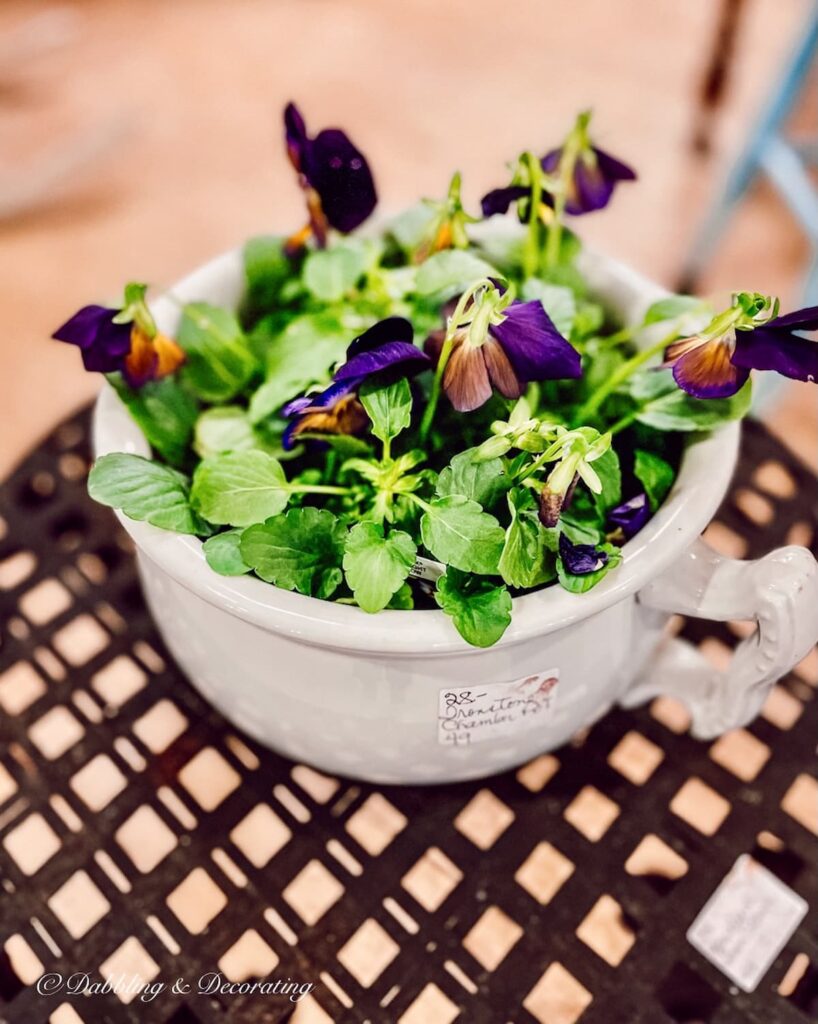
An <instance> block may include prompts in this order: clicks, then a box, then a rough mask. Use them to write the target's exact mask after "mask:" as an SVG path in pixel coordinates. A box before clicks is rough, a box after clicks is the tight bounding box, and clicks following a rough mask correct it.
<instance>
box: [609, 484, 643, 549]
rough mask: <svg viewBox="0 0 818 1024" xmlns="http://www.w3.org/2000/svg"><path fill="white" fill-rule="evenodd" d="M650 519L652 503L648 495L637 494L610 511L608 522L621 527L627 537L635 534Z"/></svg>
mask: <svg viewBox="0 0 818 1024" xmlns="http://www.w3.org/2000/svg"><path fill="white" fill-rule="evenodd" d="M649 519H650V505H649V504H648V499H647V495H645V494H644V493H642V494H637V495H636V497H635V498H631V499H630V500H629V501H623V502H622V504H621V505H617V506H616V508H612V509H611V510H610V512H609V513H608V522H609V523H611V524H612V525H613V526H615V527H617V526H618V527H619V529H620V530H622V533H623V534H624V535H625V537H626V538H627V539H630V538H631V537H633V536H635V535H636V534H637V533H639V531H640V530H641V529H642V527H643V526H644V525H645V523H646V522H647V521H648V520H649Z"/></svg>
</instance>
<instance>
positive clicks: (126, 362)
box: [51, 285, 185, 388]
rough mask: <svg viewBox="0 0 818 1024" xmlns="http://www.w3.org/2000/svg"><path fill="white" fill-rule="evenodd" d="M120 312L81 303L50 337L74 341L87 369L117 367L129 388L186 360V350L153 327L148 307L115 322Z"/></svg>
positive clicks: (113, 370)
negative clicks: (78, 308)
mask: <svg viewBox="0 0 818 1024" xmlns="http://www.w3.org/2000/svg"><path fill="white" fill-rule="evenodd" d="M129 287H132V286H129ZM136 287H137V288H138V289H141V292H140V295H139V300H138V301H139V303H140V304H142V305H143V304H144V303H143V296H144V291H145V287H144V285H142V286H136ZM122 312H123V311H122V310H121V309H109V308H108V307H107V306H83V307H82V309H80V310H79V311H78V312H76V313H75V314H74V315H73V316H72V317H71V318H70V319H69V320H67V321H66V322H65V323H64V324H63V325H62V326H61V327H58V328H57V330H56V331H54V333H53V334H52V335H51V337H52V338H54V339H55V340H56V341H64V342H67V343H68V344H69V345H76V346H77V347H78V348H79V349H80V351H81V353H82V362H83V365H84V366H85V369H86V370H90V371H92V372H94V373H116V372H117V371H119V372H121V373H122V375H123V376H124V377H125V380H126V381H127V382H128V384H129V385H130V386H131V387H132V388H138V387H141V386H142V385H143V384H145V383H147V382H148V381H150V380H159V379H161V378H162V377H167V376H168V375H169V374H171V373H173V372H174V371H176V370H177V369H178V368H179V367H180V366H181V364H182V363H183V362H184V361H185V353H184V351H183V350H182V349H181V348H180V347H179V345H177V344H176V342H175V341H174V340H173V338H169V337H167V335H165V334H162V333H161V332H160V331H157V330H156V326H155V324H154V323H153V318H152V317H151V316H150V313H149V312H148V311H147V307H144V311H143V310H142V309H141V308H140V311H139V313H138V314H137V317H136V319H133V320H127V321H125V322H122V323H116V322H115V318H116V317H119V316H120V315H121V314H122Z"/></svg>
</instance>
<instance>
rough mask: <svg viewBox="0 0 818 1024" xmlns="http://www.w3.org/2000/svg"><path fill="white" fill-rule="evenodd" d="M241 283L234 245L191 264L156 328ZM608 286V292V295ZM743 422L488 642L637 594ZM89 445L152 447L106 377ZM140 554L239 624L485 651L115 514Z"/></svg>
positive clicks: (701, 503)
mask: <svg viewBox="0 0 818 1024" xmlns="http://www.w3.org/2000/svg"><path fill="white" fill-rule="evenodd" d="M583 259H584V260H585V261H586V263H587V265H588V266H589V267H591V268H593V267H595V266H597V265H601V264H602V263H603V262H604V265H605V267H606V269H607V270H608V271H609V272H610V273H611V280H612V284H611V286H610V287H612V288H613V287H616V286H619V287H621V288H622V289H623V290H629V292H630V294H631V295H632V296H638V297H639V299H640V300H641V304H642V305H644V306H646V305H648V304H649V303H650V302H653V301H654V300H655V299H656V298H658V297H661V296H662V295H664V294H666V292H665V291H664V290H663V289H661V288H659V287H658V286H657V285H655V284H653V283H652V282H650V281H648V280H647V279H645V278H643V277H642V276H641V275H639V274H637V273H636V272H635V271H633V270H631V269H630V268H628V267H625V266H623V265H622V264H618V263H616V262H614V261H612V260H608V259H606V258H604V257H599V256H597V255H595V254H593V253H587V254H585V255H584V256H583ZM242 283H243V266H242V260H241V250H238V249H236V250H231V251H230V252H227V253H224V254H222V255H221V256H218V257H216V258H215V259H214V260H211V261H210V262H209V263H207V264H205V265H204V266H202V267H201V268H199V270H197V271H194V273H192V274H191V275H189V276H188V277H186V278H185V279H184V280H183V281H181V282H180V283H179V284H177V285H175V286H174V288H173V289H172V296H173V297H172V298H170V297H162V298H160V299H158V300H157V301H156V302H155V303H154V304H153V305H152V308H153V310H154V313H155V315H156V318H157V321H158V323H159V324H160V326H161V327H162V328H163V329H164V330H171V331H172V330H173V329H174V327H175V322H176V321H177V320H178V316H179V302H180V300H181V302H189V301H194V300H196V299H206V300H207V301H208V302H211V303H214V304H216V305H219V304H226V305H230V306H233V305H235V301H236V296H237V295H238V294H240V292H241V288H242ZM606 291H607V292H609V294H604V292H606ZM602 292H603V294H601V295H600V298H601V299H602V300H603V301H608V302H609V303H610V304H612V305H614V304H616V298H617V296H616V294H615V292H611V291H610V289H609V288H603V289H602ZM739 435H740V429H739V424H738V423H728V424H726V425H724V426H723V427H721V428H719V429H718V430H717V431H714V432H713V433H712V434H710V435H708V436H704V437H701V438H698V439H697V440H695V441H694V442H692V443H691V444H689V445H688V448H687V451H686V452H685V455H684V458H683V460H682V464H681V467H680V471H679V475H678V477H677V479H676V482H675V484H674V487H673V489H672V490H671V492H670V494H669V495H668V497H667V499H666V500H665V502H664V504H663V505H662V507H661V508H660V509H659V511H658V512H657V513H656V515H655V516H654V517H653V518H652V519H651V520H650V522H649V523H648V524H647V526H646V527H645V528H644V529H642V530H640V532H639V533H638V534H637V535H636V537H634V538H633V539H632V540H630V541H629V542H628V543H627V544H626V545H625V546H624V548H623V555H624V558H623V562H622V565H621V566H619V568H618V569H617V570H616V571H615V572H613V573H611V574H610V575H609V576H607V577H606V578H605V579H604V580H602V582H601V583H599V584H597V586H596V587H594V589H593V590H591V591H589V592H588V593H586V594H570V593H569V592H568V591H566V590H563V589H562V588H561V587H557V586H552V587H547V588H546V589H544V590H540V591H536V592H534V593H531V594H525V595H523V596H521V597H516V598H515V599H514V612H513V616H512V621H511V625H510V626H509V627H508V629H507V630H506V632H505V633H504V635H503V637H502V638H501V640H500V641H499V642H498V643H497V644H495V645H494V647H493V648H491V650H492V651H496V650H498V649H501V648H504V647H511V646H513V645H514V644H519V643H522V642H523V641H526V640H530V639H532V638H533V637H536V636H545V635H546V634H548V633H552V632H554V631H555V630H558V629H562V628H564V627H565V626H568V625H571V624H572V623H574V622H577V621H579V620H581V619H587V618H590V617H591V616H593V615H596V614H598V613H599V612H602V611H604V610H605V609H606V608H608V607H610V606H611V605H613V604H615V603H616V602H618V601H621V600H622V599H623V598H626V597H628V596H629V595H631V594H633V593H635V592H636V591H637V590H639V589H640V588H641V587H643V586H644V585H645V584H646V583H648V582H649V581H650V580H651V579H652V578H653V577H655V576H656V575H658V574H659V573H660V572H662V571H663V570H664V569H666V568H667V567H668V566H669V565H670V564H671V563H672V562H673V561H674V560H675V559H676V558H678V557H679V556H680V555H681V554H682V553H683V552H684V551H685V550H686V549H687V548H688V547H689V546H690V544H692V542H693V541H694V540H695V538H696V537H698V535H699V534H700V533H701V532H702V530H703V529H704V528H705V527H706V526H707V525H708V523H709V522H710V520H711V519H712V517H713V515H714V513H715V512H716V509H717V508H718V506H719V505H720V503H721V500H722V498H723V496H724V494H725V493H726V491H727V488H728V486H729V483H730V479H731V477H732V474H733V469H734V467H735V462H736V458H737V455H738V444H739ZM93 447H94V452H95V454H96V455H102V454H106V453H108V452H133V453H135V454H139V455H144V456H147V457H149V456H150V449H149V446H148V444H147V442H146V440H145V438H144V437H143V435H142V432H141V431H140V429H139V427H138V426H137V424H136V422H135V421H134V420H133V419H131V417H130V415H129V413H128V412H127V410H126V409H125V407H124V405H123V404H122V403H121V402H120V400H119V398H118V397H117V395H116V393H115V392H114V390H113V389H112V388H111V387H109V386H107V385H106V387H105V388H104V389H103V390H102V392H101V393H100V396H99V398H98V401H97V405H96V409H95V415H94V427H93ZM116 515H117V517H118V519H119V521H120V523H121V524H122V526H123V527H124V528H125V530H126V531H127V532H128V534H129V535H130V536H131V538H132V540H133V542H134V544H135V545H136V547H137V549H138V550H139V552H140V553H141V554H142V555H143V556H145V557H147V558H148V559H150V560H151V561H152V562H154V563H155V564H156V565H157V566H158V567H160V568H161V569H163V570H164V571H165V572H167V573H168V574H169V575H170V576H171V577H172V578H173V579H174V580H176V582H177V583H179V584H181V585H182V586H184V587H186V588H187V589H188V590H189V591H190V592H191V593H193V594H196V595H197V596H198V597H200V598H202V599H203V600H205V601H207V602H208V603H209V604H212V605H214V606H215V607H217V608H221V609H223V610H224V611H226V612H228V613H229V614H231V615H235V616H236V617H238V618H240V619H243V620H244V621H245V622H249V623H252V624H253V625H255V626H259V627H260V628H262V629H264V630H268V631H272V632H277V633H283V634H286V635H287V636H289V637H292V638H293V639H297V640H300V641H302V642H304V643H306V644H310V645H317V646H320V647H326V648H330V649H333V650H342V651H349V652H354V653H357V654H370V655H397V656H401V655H403V656H413V657H424V656H438V655H446V654H451V655H458V656H459V655H463V654H473V655H475V656H477V655H479V654H480V653H482V650H481V649H480V648H475V647H471V646H470V645H468V644H467V643H466V642H465V641H464V640H463V639H462V638H461V637H460V636H459V635H458V634H457V632H456V631H455V629H454V627H453V625H452V623H451V621H450V620H449V619H448V618H447V616H445V615H444V614H443V612H441V611H438V610H419V611H417V610H416V611H396V610H385V611H381V612H378V613H377V615H369V614H367V613H366V612H364V611H362V610H361V609H360V608H356V607H353V606H350V605H341V604H334V603H333V602H331V601H321V600H318V599H317V598H313V597H305V596H303V595H302V594H297V593H292V592H290V591H286V590H280V589H278V588H277V587H274V586H272V585H271V584H269V583H265V582H263V581H262V580H260V579H257V578H255V577H251V576H238V577H229V576H219V575H218V574H217V573H215V572H213V570H212V569H211V568H210V567H209V566H208V564H207V562H206V560H205V557H204V554H203V552H202V542H201V541H200V540H197V539H196V538H195V537H190V536H185V535H182V534H176V533H170V532H168V531H166V530H160V529H158V528H157V527H155V526H151V525H150V524H148V523H142V522H136V521H135V520H132V519H128V518H127V517H126V516H124V515H122V514H121V513H119V512H117V513H116Z"/></svg>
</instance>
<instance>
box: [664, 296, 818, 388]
mask: <svg viewBox="0 0 818 1024" xmlns="http://www.w3.org/2000/svg"><path fill="white" fill-rule="evenodd" d="M729 312H730V311H728V314H729ZM728 314H721V315H720V316H719V317H716V318H715V320H714V321H713V324H712V325H711V327H710V328H707V329H705V330H704V331H702V333H701V334H699V335H696V336H695V337H692V338H682V339H680V340H679V341H674V342H673V344H672V345H670V346H668V348H667V350H666V352H665V363H664V365H665V366H669V367H672V368H673V379H674V380H675V381H676V383H677V384H678V385H679V387H680V388H682V390H683V391H686V392H687V393H688V394H689V395H693V397H694V398H729V397H730V396H731V395H734V394H735V393H736V392H737V391H739V390H740V388H741V387H742V386H743V385H744V384H745V383H746V381H747V379H748V377H749V376H750V370H775V371H776V373H780V374H782V375H783V376H784V377H790V378H792V379H793V380H802V381H812V382H813V383H814V382H815V381H816V380H818V342H815V341H813V340H811V339H809V338H804V337H802V336H801V335H799V334H796V333H795V332H796V331H816V330H818V306H810V307H808V308H807V309H800V310H797V311H796V312H794V313H788V314H787V315H786V316H777V317H773V318H772V319H770V320H768V321H767V322H766V323H758V324H757V325H753V324H752V322H745V321H739V325H738V326H737V325H736V323H735V322H733V323H728V324H727V326H726V328H725V329H723V330H722V329H719V321H721V320H723V318H725V317H726V318H727V319H728V320H729V315H728ZM734 319H735V318H734ZM713 325H716V326H715V327H714V326H713Z"/></svg>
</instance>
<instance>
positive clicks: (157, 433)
mask: <svg viewBox="0 0 818 1024" xmlns="http://www.w3.org/2000/svg"><path fill="white" fill-rule="evenodd" d="M108 380H109V382H110V383H111V386H112V387H113V388H114V390H115V391H116V393H117V394H118V395H119V397H120V399H121V400H122V402H124V404H125V405H126V406H127V409H128V412H129V413H130V414H131V416H132V417H133V418H134V420H135V421H136V423H137V424H138V426H139V429H140V430H141V431H142V433H143V434H144V435H145V439H146V440H147V442H148V444H149V445H150V446H151V448H153V449H155V450H156V451H157V452H158V453H159V454H160V455H161V456H162V458H163V459H165V460H166V461H167V462H170V463H172V464H173V465H174V466H179V465H182V464H183V463H184V461H185V459H186V456H187V453H188V445H189V443H190V436H191V434H192V433H193V424H194V423H195V422H196V417H197V416H198V415H199V403H198V402H197V401H196V399H195V398H194V397H193V396H192V395H190V394H189V393H188V392H187V391H185V390H184V388H183V387H182V386H181V384H180V383H179V381H178V380H177V379H176V378H175V377H165V378H164V379H163V380H156V381H148V383H147V384H144V385H143V386H142V387H141V388H139V390H134V389H132V388H129V387H128V385H127V384H126V383H125V381H124V380H123V379H122V377H121V376H120V375H119V374H113V373H112V374H110V375H109V376H108Z"/></svg>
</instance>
